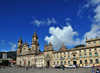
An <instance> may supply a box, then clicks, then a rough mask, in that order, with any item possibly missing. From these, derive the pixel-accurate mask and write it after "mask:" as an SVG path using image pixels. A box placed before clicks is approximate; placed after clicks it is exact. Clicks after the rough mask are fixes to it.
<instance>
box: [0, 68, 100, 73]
mask: <svg viewBox="0 0 100 73" xmlns="http://www.w3.org/2000/svg"><path fill="white" fill-rule="evenodd" d="M96 69H97V68H95V70H96ZM98 69H100V68H98ZM0 73H92V72H91V68H87V69H83V68H78V69H65V70H63V69H55V68H48V69H47V68H43V69H34V68H32V69H31V68H30V69H29V70H28V71H27V70H26V68H16V67H7V68H1V69H0Z"/></svg>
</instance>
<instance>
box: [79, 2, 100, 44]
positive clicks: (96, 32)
mask: <svg viewBox="0 0 100 73" xmlns="http://www.w3.org/2000/svg"><path fill="white" fill-rule="evenodd" d="M93 7H94V9H93V12H94V13H95V15H94V17H93V18H91V17H90V15H89V18H90V19H91V21H92V22H93V23H92V25H91V29H90V31H88V32H86V33H85V34H84V36H83V40H82V41H81V43H84V42H85V38H86V37H87V38H88V39H91V38H96V37H100V0H88V3H87V4H85V5H83V6H82V10H83V11H82V10H81V11H80V13H82V12H84V9H86V8H90V9H91V8H93Z"/></svg>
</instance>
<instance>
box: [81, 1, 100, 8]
mask: <svg viewBox="0 0 100 73" xmlns="http://www.w3.org/2000/svg"><path fill="white" fill-rule="evenodd" d="M98 4H100V0H89V1H88V3H87V4H85V5H84V6H83V7H82V9H84V8H89V7H90V6H93V7H94V6H96V5H98Z"/></svg>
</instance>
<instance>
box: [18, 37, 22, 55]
mask: <svg viewBox="0 0 100 73" xmlns="http://www.w3.org/2000/svg"><path fill="white" fill-rule="evenodd" d="M22 46H23V41H22V39H21V36H20V39H19V40H18V47H17V55H18V54H19V53H21V52H22V48H21V47H22Z"/></svg>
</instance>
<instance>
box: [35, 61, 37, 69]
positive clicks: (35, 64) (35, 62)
mask: <svg viewBox="0 0 100 73" xmlns="http://www.w3.org/2000/svg"><path fill="white" fill-rule="evenodd" d="M36 61H37V59H35V66H36ZM36 67H37V66H36Z"/></svg>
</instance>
